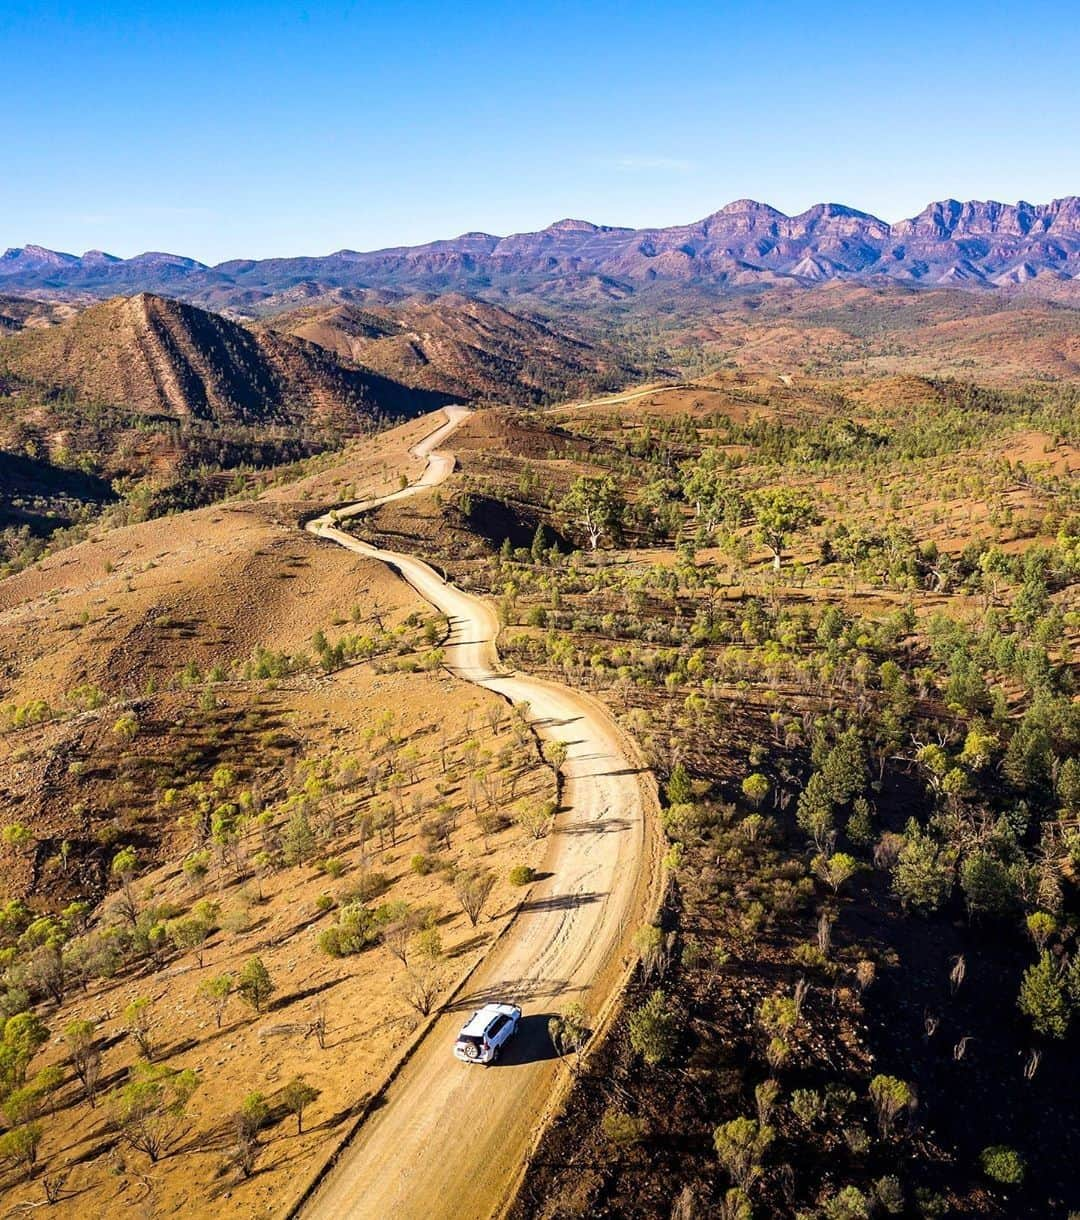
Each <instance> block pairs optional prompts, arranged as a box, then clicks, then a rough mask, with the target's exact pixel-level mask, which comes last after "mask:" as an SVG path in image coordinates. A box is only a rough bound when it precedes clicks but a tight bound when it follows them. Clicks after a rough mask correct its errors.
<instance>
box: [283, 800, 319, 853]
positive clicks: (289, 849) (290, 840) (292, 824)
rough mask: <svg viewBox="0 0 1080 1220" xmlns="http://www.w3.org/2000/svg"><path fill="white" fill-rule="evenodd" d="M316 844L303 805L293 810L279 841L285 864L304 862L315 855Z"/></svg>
mask: <svg viewBox="0 0 1080 1220" xmlns="http://www.w3.org/2000/svg"><path fill="white" fill-rule="evenodd" d="M316 849H317V844H316V842H315V832H314V831H313V830H312V829H311V822H310V821H309V820H308V815H307V812H306V811H305V809H304V807H303V805H301V806H300V807H298V808H297V809H295V810H294V811H293V815H292V817H291V818H290V819H289V824H288V826H286V827H285V835H284V837H283V839H282V843H281V852H282V857H283V859H284V860H285V863H286V864H304V863H306V862H307V861H308V860H310V859H311V858H312V856H314V855H315V852H316Z"/></svg>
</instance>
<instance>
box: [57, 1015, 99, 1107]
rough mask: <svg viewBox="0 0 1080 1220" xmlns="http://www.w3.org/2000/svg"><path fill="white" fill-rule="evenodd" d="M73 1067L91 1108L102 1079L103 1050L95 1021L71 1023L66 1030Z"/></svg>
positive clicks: (65, 1035)
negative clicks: (98, 1039) (98, 1038)
mask: <svg viewBox="0 0 1080 1220" xmlns="http://www.w3.org/2000/svg"><path fill="white" fill-rule="evenodd" d="M64 1041H65V1042H66V1043H67V1048H68V1056H69V1058H70V1059H71V1067H72V1069H73V1071H74V1072H75V1075H76V1076H77V1077H78V1078H79V1083H80V1084H81V1085H82V1087H83V1093H84V1094H85V1095H86V1100H87V1101H88V1102H89V1103H90V1106H91V1108H92V1107H93V1106H94V1105H96V1104H97V1103H96V1098H97V1086H98V1081H99V1080H100V1079H101V1048H100V1047H99V1046H98V1044H97V1026H96V1025H95V1024H94V1022H93V1021H71V1022H70V1023H69V1024H68V1025H67V1026H65V1028H64Z"/></svg>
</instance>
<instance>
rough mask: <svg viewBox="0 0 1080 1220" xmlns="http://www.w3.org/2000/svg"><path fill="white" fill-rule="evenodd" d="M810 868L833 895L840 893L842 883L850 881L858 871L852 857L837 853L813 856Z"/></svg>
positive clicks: (840, 852) (857, 864) (857, 866)
mask: <svg viewBox="0 0 1080 1220" xmlns="http://www.w3.org/2000/svg"><path fill="white" fill-rule="evenodd" d="M811 867H812V868H813V870H814V873H815V875H816V876H817V877H819V878H820V879H821V880H822V881H823V882H824V883H825V884H826V885H827V886H828V887H829V889H831V890H832V892H833V893H834V894H838V893H839V892H840V888H841V886H843V884H844V882H846V881H850V880H851V878H852V877H854V876H855V874H856V873H857V872H858V871H859V862H858V860H856V859H855V857H854V856H849V855H847V854H846V852H842V851H838V852H836V853H835V855H832V856H815V857H814V860H813V863H812V865H811Z"/></svg>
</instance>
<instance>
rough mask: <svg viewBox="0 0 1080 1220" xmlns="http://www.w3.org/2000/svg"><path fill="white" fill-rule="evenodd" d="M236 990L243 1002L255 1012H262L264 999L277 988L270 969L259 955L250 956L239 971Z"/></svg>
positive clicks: (264, 1003) (267, 998)
mask: <svg viewBox="0 0 1080 1220" xmlns="http://www.w3.org/2000/svg"><path fill="white" fill-rule="evenodd" d="M236 990H237V992H238V994H239V996H240V998H241V999H242V1000H243V1001H244V1003H245V1004H248V1005H250V1007H252V1008H254V1009H255V1011H256V1012H262V1010H263V1008H264V1007H265V1005H266V1001H267V1000H269V998H270V997H271V996H272V995H273V993H274V992H275V991H276V990H277V985H276V984H275V983H274V981H273V979H272V978H271V977H270V971H269V970H267V968H266V967H265V966H264V965H263V960H262V958H261V957H252V958H249V959H248V961H247V962H246V963H245V964H244V968H243V969H242V970H241V971H240V978H239V980H238V983H237V987H236Z"/></svg>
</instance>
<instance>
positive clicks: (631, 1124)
mask: <svg viewBox="0 0 1080 1220" xmlns="http://www.w3.org/2000/svg"><path fill="white" fill-rule="evenodd" d="M600 1130H601V1131H603V1133H604V1138H605V1139H607V1140H609V1141H610V1142H611V1143H612V1144H614V1145H615V1147H616V1148H632V1147H633V1146H634V1144H640V1143H641V1141H642V1140H643V1139H644V1138H645V1136H646V1133H647V1131H648V1126H647V1124H646V1122H645V1120H644V1119H643V1118H635V1117H634V1115H632V1114H627V1113H626V1112H625V1111H623V1110H616V1109H615V1108H614V1107H612V1106H609V1107H608V1108H607V1109H606V1110H605V1111H604V1114H603V1117H602V1118H601V1119H600Z"/></svg>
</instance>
